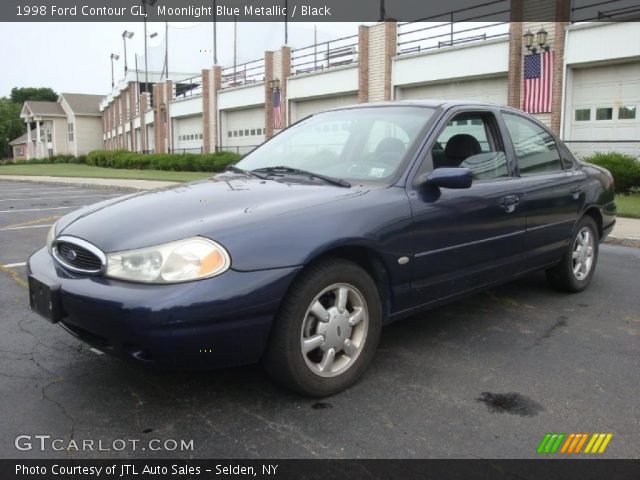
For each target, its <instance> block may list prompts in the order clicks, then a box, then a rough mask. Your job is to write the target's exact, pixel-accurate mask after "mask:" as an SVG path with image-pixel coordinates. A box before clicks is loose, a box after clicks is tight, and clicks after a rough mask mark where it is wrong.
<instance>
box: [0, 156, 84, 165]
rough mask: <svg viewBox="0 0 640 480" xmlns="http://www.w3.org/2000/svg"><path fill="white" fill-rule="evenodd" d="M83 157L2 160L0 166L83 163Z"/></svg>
mask: <svg viewBox="0 0 640 480" xmlns="http://www.w3.org/2000/svg"><path fill="white" fill-rule="evenodd" d="M86 158H87V157H86V156H85V155H80V156H79V157H74V156H73V155H54V156H53V157H46V158H30V159H29V160H15V161H14V160H10V159H8V160H2V161H0V165H25V164H26V165H44V164H47V163H85V161H86Z"/></svg>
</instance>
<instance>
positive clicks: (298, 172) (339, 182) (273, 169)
mask: <svg viewBox="0 0 640 480" xmlns="http://www.w3.org/2000/svg"><path fill="white" fill-rule="evenodd" d="M251 171H252V172H254V173H255V172H261V173H262V172H264V173H268V174H269V173H271V174H278V173H280V174H285V173H292V174H294V175H306V176H308V177H311V178H318V179H320V180H324V181H325V182H327V183H330V184H332V185H337V186H338V187H346V188H348V187H350V186H351V184H350V183H349V182H347V181H346V180H343V179H341V178H333V177H329V176H327V175H322V174H320V173H313V172H310V171H308V170H301V169H299V168H293V167H287V166H285V165H279V166H277V167H265V168H256V169H255V170H251Z"/></svg>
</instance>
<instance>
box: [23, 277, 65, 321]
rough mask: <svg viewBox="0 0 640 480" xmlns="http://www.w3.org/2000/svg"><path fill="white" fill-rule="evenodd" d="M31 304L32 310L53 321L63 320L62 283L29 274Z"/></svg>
mask: <svg viewBox="0 0 640 480" xmlns="http://www.w3.org/2000/svg"><path fill="white" fill-rule="evenodd" d="M29 304H30V305H31V310H33V311H34V312H36V313H38V314H40V315H41V316H43V317H44V318H45V319H47V320H48V321H49V322H51V323H57V322H59V321H60V320H62V309H61V308H60V285H57V284H54V283H51V282H47V281H45V280H42V279H38V278H36V277H34V276H33V275H29Z"/></svg>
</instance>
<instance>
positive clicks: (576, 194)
mask: <svg viewBox="0 0 640 480" xmlns="http://www.w3.org/2000/svg"><path fill="white" fill-rule="evenodd" d="M569 192H570V193H571V196H572V197H573V199H574V200H578V199H579V198H580V194H581V193H582V188H580V187H573V188H572V189H571V190H569Z"/></svg>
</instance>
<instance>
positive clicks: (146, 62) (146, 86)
mask: <svg viewBox="0 0 640 480" xmlns="http://www.w3.org/2000/svg"><path fill="white" fill-rule="evenodd" d="M157 1H158V0H142V8H143V10H144V91H145V92H146V93H147V95H148V94H149V52H148V48H147V5H149V6H150V7H153V6H154V5H155V4H156V2H157Z"/></svg>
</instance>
